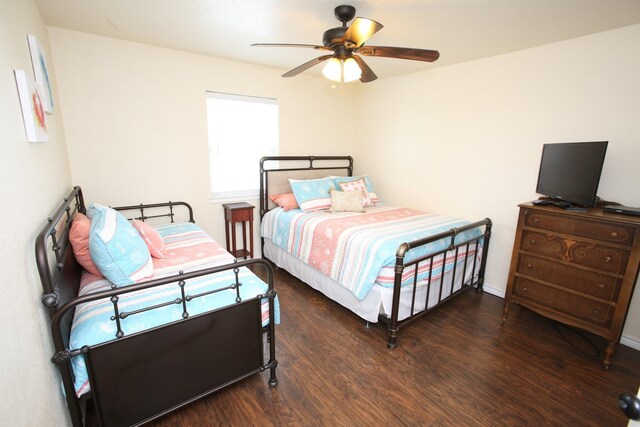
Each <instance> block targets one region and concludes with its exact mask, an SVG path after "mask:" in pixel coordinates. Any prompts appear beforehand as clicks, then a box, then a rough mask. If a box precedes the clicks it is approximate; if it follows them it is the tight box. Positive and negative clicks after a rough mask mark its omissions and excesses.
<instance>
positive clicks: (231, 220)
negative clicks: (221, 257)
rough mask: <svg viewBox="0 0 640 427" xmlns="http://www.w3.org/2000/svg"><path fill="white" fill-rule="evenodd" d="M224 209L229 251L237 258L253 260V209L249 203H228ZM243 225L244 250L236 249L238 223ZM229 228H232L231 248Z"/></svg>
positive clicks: (224, 205)
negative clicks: (247, 225)
mask: <svg viewBox="0 0 640 427" xmlns="http://www.w3.org/2000/svg"><path fill="white" fill-rule="evenodd" d="M222 207H223V208H224V232H225V235H226V238H227V250H228V251H229V252H231V255H233V256H234V257H236V258H245V259H247V258H253V208H254V206H253V205H251V204H249V203H245V202H242V203H227V204H223V205H222ZM238 222H239V223H241V224H242V249H237V248H236V223H238ZM247 222H248V223H249V250H247V229H246V223H247ZM229 226H231V241H232V242H231V246H229Z"/></svg>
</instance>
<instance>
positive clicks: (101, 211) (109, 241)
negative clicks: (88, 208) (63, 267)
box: [89, 204, 153, 286]
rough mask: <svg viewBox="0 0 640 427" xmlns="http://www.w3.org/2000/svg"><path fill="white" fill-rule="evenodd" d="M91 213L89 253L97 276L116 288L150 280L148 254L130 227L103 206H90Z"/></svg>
mask: <svg viewBox="0 0 640 427" xmlns="http://www.w3.org/2000/svg"><path fill="white" fill-rule="evenodd" d="M92 213H93V218H92V220H91V231H90V233H89V252H90V253H91V258H92V259H93V262H94V263H95V265H96V267H98V270H100V273H102V275H103V276H104V277H106V278H107V279H108V280H109V281H110V282H111V283H113V284H114V285H116V286H123V285H130V284H132V283H136V282H141V281H142V280H143V279H146V278H148V277H150V276H151V275H152V274H153V262H152V261H151V254H150V253H149V249H148V248H147V245H146V243H145V242H144V240H142V237H140V235H139V234H138V232H137V231H136V229H135V228H133V225H131V224H130V223H129V221H127V219H126V218H125V217H124V216H122V214H120V213H118V212H116V211H115V210H114V209H111V208H109V207H106V206H102V205H97V204H93V205H92Z"/></svg>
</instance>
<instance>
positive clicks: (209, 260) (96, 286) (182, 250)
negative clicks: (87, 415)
mask: <svg viewBox="0 0 640 427" xmlns="http://www.w3.org/2000/svg"><path fill="white" fill-rule="evenodd" d="M155 228H156V230H157V231H158V233H159V234H160V236H162V239H163V241H164V250H163V251H162V252H163V254H164V255H165V256H166V258H164V259H156V258H153V267H154V270H153V276H152V277H151V278H149V280H154V279H160V278H163V277H168V276H171V275H175V274H177V273H178V272H179V271H183V272H185V273H187V272H191V271H196V270H201V269H204V268H210V267H215V266H219V265H223V264H229V263H232V262H233V260H234V257H233V256H232V255H231V254H230V253H229V252H227V251H226V250H224V249H223V248H222V246H220V245H219V244H218V243H217V242H216V241H215V240H213V239H212V238H211V237H209V235H208V234H207V233H205V232H204V231H203V230H202V229H201V228H200V227H198V226H197V225H195V224H192V223H177V224H167V225H161V226H157V227H155ZM238 280H239V281H240V282H241V283H242V286H241V287H240V297H241V298H242V299H243V300H246V299H249V298H252V297H254V296H256V295H260V294H264V293H266V292H267V290H268V286H267V284H266V283H264V282H263V281H262V280H260V279H259V278H258V277H257V276H256V275H254V274H253V273H252V272H251V271H250V270H249V269H247V268H246V267H243V268H240V269H239V279H238ZM232 283H235V276H234V273H233V270H228V271H224V272H221V273H216V274H214V275H209V276H202V277H197V278H194V279H190V280H187V281H186V283H185V294H187V295H194V294H200V293H203V292H207V291H211V290H214V289H220V288H224V287H226V286H229V285H230V284H232ZM111 286H112V284H111V282H109V281H108V280H106V279H105V278H104V277H97V276H94V275H93V274H91V273H88V272H87V271H84V272H83V273H82V278H81V282H80V291H79V296H81V295H86V294H89V293H93V292H99V291H105V290H110V289H111ZM180 297H181V292H180V287H179V286H178V285H177V283H175V284H174V283H172V284H168V285H163V286H158V287H155V288H151V289H146V290H143V291H138V292H132V293H129V294H125V295H122V296H121V297H120V299H119V301H118V307H119V310H120V312H122V311H128V312H131V311H134V310H138V309H141V308H145V307H149V306H153V305H155V304H159V303H164V302H167V301H173V300H175V299H176V298H180ZM235 299H236V291H235V290H232V289H229V290H224V291H221V292H217V293H214V294H210V295H206V296H202V297H199V298H195V299H192V300H191V301H189V302H188V303H187V310H188V311H189V315H190V316H194V315H197V314H201V313H205V312H207V311H210V310H213V309H216V308H221V307H225V306H228V305H232V304H234V303H235ZM274 307H275V310H274V311H275V312H274V318H275V322H276V323H279V322H280V312H279V305H278V299H277V298H276V299H275V304H274ZM111 316H113V304H112V303H111V301H110V300H109V299H106V300H99V301H93V302H88V303H85V304H81V305H78V306H77V307H76V310H75V314H74V319H73V324H72V327H71V337H70V342H69V346H70V348H72V349H76V348H81V347H82V346H84V345H96V344H99V343H103V342H107V341H111V340H113V339H115V338H116V332H117V330H116V322H115V321H114V320H111ZM180 319H182V304H171V305H168V306H166V307H162V308H158V309H154V310H151V311H147V312H143V313H140V314H136V315H132V316H129V317H126V318H125V319H122V320H121V321H120V325H121V328H122V330H123V332H124V333H125V336H126V335H130V334H132V333H135V332H140V331H143V330H146V329H150V328H153V327H156V326H160V325H163V324H167V323H169V322H172V321H175V320H180ZM268 323H269V301H268V299H267V298H265V299H263V301H262V325H263V326H266V325H267V324H268ZM72 366H73V371H74V375H75V388H76V393H77V395H78V396H81V395H82V394H84V393H86V392H87V391H89V389H90V387H89V379H88V375H87V369H86V365H85V360H84V357H83V356H76V357H74V358H73V359H72Z"/></svg>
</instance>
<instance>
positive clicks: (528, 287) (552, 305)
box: [513, 277, 615, 327]
mask: <svg viewBox="0 0 640 427" xmlns="http://www.w3.org/2000/svg"><path fill="white" fill-rule="evenodd" d="M513 293H514V295H517V296H519V297H520V298H522V299H525V300H528V301H531V302H534V303H536V304H538V305H541V306H543V307H546V308H548V309H551V310H553V311H556V312H559V313H564V314H566V315H569V316H571V317H574V318H579V319H581V320H583V321H586V322H589V323H591V324H594V325H598V326H604V327H608V326H609V324H610V323H611V319H612V318H613V313H614V311H615V310H614V308H613V307H611V306H610V305H608V304H605V303H600V302H597V301H593V300H590V299H588V298H584V297H581V296H579V295H575V294H570V293H568V292H563V291H562V290H559V289H555V288H552V287H549V286H545V285H542V284H540V283H536V282H532V281H530V280H526V279H524V278H521V277H520V278H516V281H515V283H514V287H513Z"/></svg>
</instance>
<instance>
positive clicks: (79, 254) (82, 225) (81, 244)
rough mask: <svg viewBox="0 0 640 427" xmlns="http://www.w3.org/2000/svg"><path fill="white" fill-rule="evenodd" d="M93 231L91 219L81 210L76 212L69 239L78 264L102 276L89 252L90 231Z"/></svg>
mask: <svg viewBox="0 0 640 427" xmlns="http://www.w3.org/2000/svg"><path fill="white" fill-rule="evenodd" d="M90 231H91V220H90V219H89V218H87V216H86V215H84V214H81V213H80V212H78V213H76V214H75V216H74V217H73V222H72V223H71V229H70V230H69V241H70V242H71V249H72V250H73V255H74V256H75V257H76V261H78V264H80V265H81V266H82V268H84V269H85V270H87V271H88V272H89V273H91V274H93V275H95V276H98V277H100V276H102V274H100V271H99V270H98V267H96V265H95V264H94V263H93V260H92V259H91V254H90V253H89V232H90Z"/></svg>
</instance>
